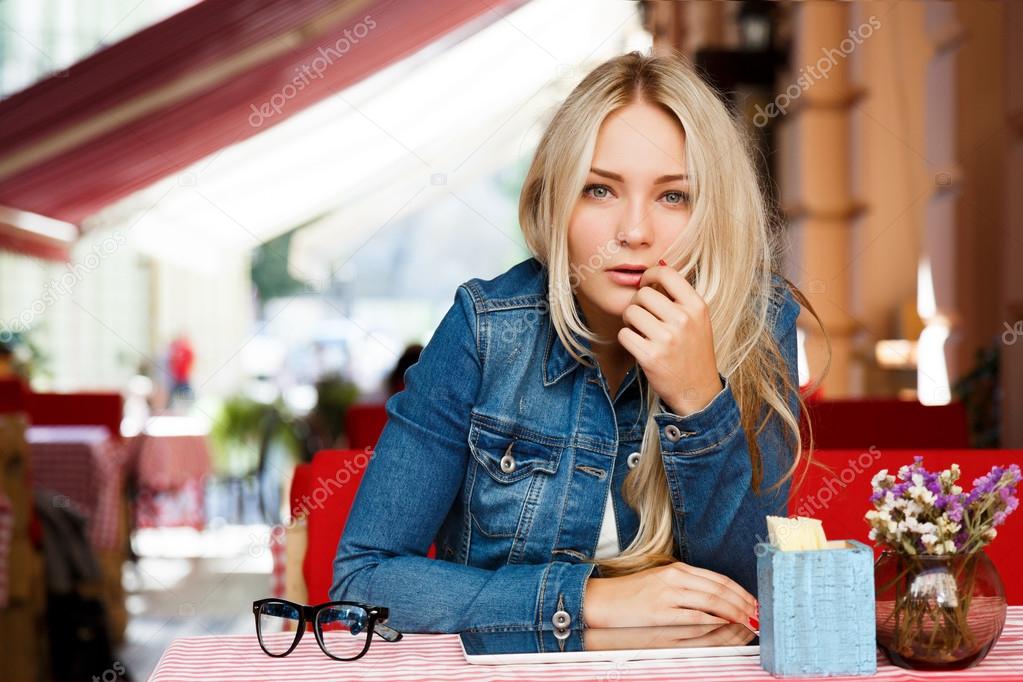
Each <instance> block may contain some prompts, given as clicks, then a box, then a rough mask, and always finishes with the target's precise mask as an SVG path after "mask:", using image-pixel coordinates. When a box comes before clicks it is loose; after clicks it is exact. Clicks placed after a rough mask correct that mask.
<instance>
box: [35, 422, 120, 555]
mask: <svg viewBox="0 0 1023 682" xmlns="http://www.w3.org/2000/svg"><path fill="white" fill-rule="evenodd" d="M25 440H26V441H27V442H28V445H29V451H30V453H31V454H30V461H31V467H32V469H31V470H32V487H33V488H36V489H45V490H50V491H52V492H55V493H57V494H59V495H63V496H64V497H65V498H67V502H68V503H69V504H72V505H75V506H76V507H77V508H78V509H80V510H81V511H82V512H83V513H84V514H85V515H86V518H87V519H88V521H89V539H90V541H91V542H92V545H93V546H94V547H97V548H100V549H115V548H116V547H117V543H118V537H119V535H118V529H119V526H118V524H119V523H120V518H121V517H120V512H121V500H122V492H123V490H124V477H125V475H126V473H127V468H128V465H129V459H130V457H131V451H130V444H129V443H126V442H118V441H115V440H113V439H112V438H111V437H110V433H109V432H108V431H107V429H106V428H105V427H102V426H33V427H31V428H29V429H28V430H27V431H26V432H25Z"/></svg>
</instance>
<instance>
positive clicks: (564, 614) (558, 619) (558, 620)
mask: <svg viewBox="0 0 1023 682" xmlns="http://www.w3.org/2000/svg"><path fill="white" fill-rule="evenodd" d="M551 622H552V623H554V627H555V628H557V629H558V630H564V629H565V628H567V627H568V626H569V625H571V623H572V616H570V615H569V614H568V611H556V612H555V613H554V617H553V618H551Z"/></svg>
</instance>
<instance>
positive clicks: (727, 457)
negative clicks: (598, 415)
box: [654, 285, 799, 595]
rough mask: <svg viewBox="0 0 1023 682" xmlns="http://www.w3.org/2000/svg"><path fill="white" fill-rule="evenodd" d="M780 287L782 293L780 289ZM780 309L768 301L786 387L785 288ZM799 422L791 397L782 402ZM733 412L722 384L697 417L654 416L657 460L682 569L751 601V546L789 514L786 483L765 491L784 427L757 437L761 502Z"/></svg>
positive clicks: (785, 461) (790, 314)
mask: <svg viewBox="0 0 1023 682" xmlns="http://www.w3.org/2000/svg"><path fill="white" fill-rule="evenodd" d="M782 286H784V285H782ZM783 291H784V298H783V299H782V301H781V302H780V303H775V302H774V301H772V304H771V305H772V306H774V310H772V318H773V319H772V320H770V321H769V322H773V324H772V325H771V328H772V332H773V333H774V335H775V341H776V342H777V343H778V347H779V350H780V351H781V354H782V357H784V359H785V362H786V367H787V369H788V372H789V376H790V379H791V380H792V385H793V386H798V385H799V382H798V378H797V367H796V317H797V316H798V314H799V304H798V303H796V301H795V299H794V298H793V297H792V294H791V292H790V291H789V290H788V288H787V287H785V288H784V290H783ZM786 399H787V400H788V403H789V406H790V408H791V409H792V410H793V413H794V414H795V416H796V419H797V421H798V419H799V401H798V396H797V395H796V394H795V393H792V395H790V396H786ZM739 416H740V415H739V407H738V404H737V403H736V400H735V396H734V395H733V394H732V389H731V385H730V384H729V383H728V381H727V379H725V382H724V388H723V389H722V390H721V392H719V393H718V394H717V395H716V396H715V397H714V399H713V400H712V401H711V402H710V404H709V405H707V406H706V407H705V408H704V409H702V410H700V411H699V412H695V413H693V414H690V415H686V416H680V415H677V414H673V413H671V412H668V411H662V412H661V413H660V414H656V415H654V420H655V421H656V422H657V425H658V428H659V437H660V445H661V456H662V460H663V462H664V471H665V475H666V477H667V480H668V488H669V492H670V495H671V501H672V507H673V509H674V521H675V522H674V524H673V531H674V535H675V544H676V550H677V551H678V553H679V554H678V556H680V557H681V559H682V561H684V562H686V563H690V564H692V565H694V566H699V567H702V568H707V569H709V570H712V571H715V572H717V573H722V574H724V575H727V576H728V577H730V578H732V579H733V580H735V581H736V582H738V583H739V584H740V585H742V586H743V587H744V588H745V589H746V591H748V592H749V593H750V594H753V595H756V593H757V565H756V564H757V562H756V556H755V554H754V546H755V545H756V543H758V542H766V541H767V520H766V517H767V516H768V515H779V516H786V515H787V513H788V496H789V482H788V481H786V482H785V483H784V484H783V485H782V486H781V487H780V488H778V489H777V490H776V491H772V492H768V491H769V489H770V488H771V486H773V485H774V484H775V483H777V482H778V480H779V479H780V478H781V477H782V476H784V474H785V473H786V472H787V471H788V469H789V467H790V466H791V464H792V457H793V454H794V453H793V452H792V451H791V445H790V444H789V443H788V442H787V441H786V434H785V431H786V430H787V427H785V426H784V424H783V423H782V422H781V420H780V419H779V418H778V417H777V416H776V415H774V416H772V419H771V421H770V422H769V423H768V425H767V426H766V428H765V429H764V430H763V431H762V432H761V434H760V435H759V436H758V437H757V443H758V445H759V446H760V451H761V457H762V463H763V466H762V473H763V475H762V478H761V483H760V494H759V495H757V494H756V493H754V492H753V489H752V484H751V482H752V474H753V468H752V465H751V463H750V456H749V448H748V446H747V443H746V433H745V431H744V429H743V427H742V425H741V423H740V420H739Z"/></svg>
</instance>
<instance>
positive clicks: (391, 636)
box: [373, 623, 401, 642]
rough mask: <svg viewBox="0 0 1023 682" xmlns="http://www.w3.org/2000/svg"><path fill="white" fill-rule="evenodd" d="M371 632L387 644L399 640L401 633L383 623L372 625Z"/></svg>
mask: <svg viewBox="0 0 1023 682" xmlns="http://www.w3.org/2000/svg"><path fill="white" fill-rule="evenodd" d="M373 632H375V633H377V634H378V635H380V637H381V638H382V639H383V640H384V641H387V642H397V641H398V640H400V639H401V633H400V632H398V631H397V630H395V629H394V628H392V627H390V626H389V625H384V624H383V623H376V624H374V625H373Z"/></svg>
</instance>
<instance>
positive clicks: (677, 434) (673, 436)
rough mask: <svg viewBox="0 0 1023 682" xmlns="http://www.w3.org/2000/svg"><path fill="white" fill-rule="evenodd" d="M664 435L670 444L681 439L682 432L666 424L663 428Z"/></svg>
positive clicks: (672, 425)
mask: <svg viewBox="0 0 1023 682" xmlns="http://www.w3.org/2000/svg"><path fill="white" fill-rule="evenodd" d="M664 435H665V436H666V437H667V438H668V440H670V441H671V442H672V443H676V442H678V439H679V438H681V437H682V432H681V431H679V430H678V427H677V426H675V425H674V424H668V425H667V426H665V427H664Z"/></svg>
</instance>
